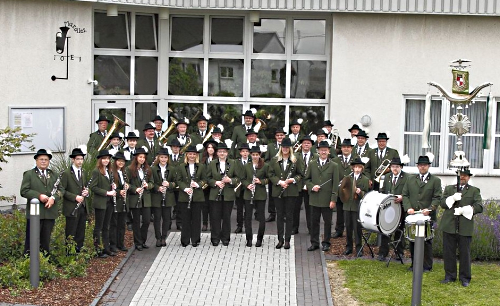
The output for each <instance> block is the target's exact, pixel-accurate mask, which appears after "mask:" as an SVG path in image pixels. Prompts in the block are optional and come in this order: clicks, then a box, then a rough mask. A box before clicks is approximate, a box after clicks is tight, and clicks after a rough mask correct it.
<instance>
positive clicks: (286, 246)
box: [284, 241, 290, 250]
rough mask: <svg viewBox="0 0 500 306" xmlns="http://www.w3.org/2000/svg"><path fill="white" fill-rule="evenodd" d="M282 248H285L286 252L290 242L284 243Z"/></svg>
mask: <svg viewBox="0 0 500 306" xmlns="http://www.w3.org/2000/svg"><path fill="white" fill-rule="evenodd" d="M284 248H285V250H288V249H289V248H290V242H289V241H287V242H285V246H284Z"/></svg>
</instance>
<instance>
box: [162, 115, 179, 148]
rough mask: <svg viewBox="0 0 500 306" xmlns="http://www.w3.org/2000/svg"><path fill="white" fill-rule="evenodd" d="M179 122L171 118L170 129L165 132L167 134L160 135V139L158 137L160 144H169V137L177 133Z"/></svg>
mask: <svg viewBox="0 0 500 306" xmlns="http://www.w3.org/2000/svg"><path fill="white" fill-rule="evenodd" d="M177 122H178V121H177V119H175V118H174V117H170V125H169V127H168V128H167V129H166V130H165V132H163V134H161V135H160V137H158V142H159V143H160V144H164V143H165V142H167V138H168V136H170V135H172V133H173V132H174V131H175V126H176V125H177Z"/></svg>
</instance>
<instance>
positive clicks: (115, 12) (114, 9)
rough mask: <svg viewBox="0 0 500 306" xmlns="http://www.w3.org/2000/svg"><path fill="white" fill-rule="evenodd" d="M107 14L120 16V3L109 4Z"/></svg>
mask: <svg viewBox="0 0 500 306" xmlns="http://www.w3.org/2000/svg"><path fill="white" fill-rule="evenodd" d="M106 16H108V17H117V16H118V5H116V4H109V5H108V6H107V12H106Z"/></svg>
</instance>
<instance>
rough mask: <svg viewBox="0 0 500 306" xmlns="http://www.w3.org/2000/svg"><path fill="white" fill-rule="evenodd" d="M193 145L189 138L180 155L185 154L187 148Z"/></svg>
mask: <svg viewBox="0 0 500 306" xmlns="http://www.w3.org/2000/svg"><path fill="white" fill-rule="evenodd" d="M189 145H191V137H188V138H187V140H186V144H185V145H184V146H183V147H182V148H181V151H180V154H184V153H185V152H186V150H187V148H188V147H189Z"/></svg>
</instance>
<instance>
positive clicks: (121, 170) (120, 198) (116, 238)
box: [109, 151, 129, 253]
mask: <svg viewBox="0 0 500 306" xmlns="http://www.w3.org/2000/svg"><path fill="white" fill-rule="evenodd" d="M113 159H114V160H115V162H114V163H113V165H112V167H111V168H112V169H113V176H114V182H115V184H116V211H114V208H113V214H112V215H111V222H110V225H109V243H110V249H111V252H115V253H116V252H118V250H120V251H122V252H126V251H128V249H127V248H126V247H125V243H124V239H125V219H126V218H127V210H128V209H127V203H126V199H127V189H128V187H129V185H128V182H127V175H126V173H125V163H126V162H127V160H126V158H125V155H124V154H123V152H121V151H120V152H117V153H116V154H115V155H114V156H113Z"/></svg>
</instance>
